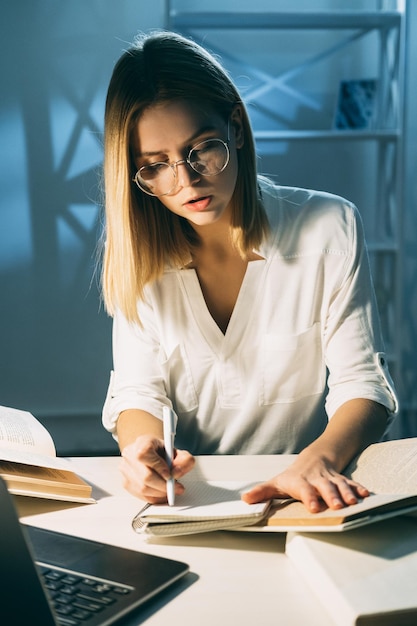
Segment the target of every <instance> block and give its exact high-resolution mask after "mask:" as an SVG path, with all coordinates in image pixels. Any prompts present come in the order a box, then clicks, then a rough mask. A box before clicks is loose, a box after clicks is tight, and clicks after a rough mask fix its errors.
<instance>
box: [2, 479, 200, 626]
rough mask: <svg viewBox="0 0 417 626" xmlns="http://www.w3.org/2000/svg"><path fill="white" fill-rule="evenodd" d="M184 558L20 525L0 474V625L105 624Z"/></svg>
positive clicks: (156, 589)
mask: <svg viewBox="0 0 417 626" xmlns="http://www.w3.org/2000/svg"><path fill="white" fill-rule="evenodd" d="M188 571H189V567H188V565H187V564H186V563H182V562H180V561H175V560H172V559H167V558H163V557H160V556H154V555H149V554H145V553H142V552H136V551H134V550H127V549H124V548H118V547H116V546H110V545H106V544H102V543H98V542H95V541H88V540H85V539H80V538H77V537H72V536H70V535H66V534H62V533H57V532H52V531H48V530H44V529H41V528H37V527H32V526H29V525H25V524H21V523H20V522H19V519H18V516H17V512H16V509H15V506H14V502H13V499H12V496H11V495H10V494H9V492H8V491H7V487H6V484H5V482H4V481H3V480H2V479H1V478H0V622H1V623H2V624H4V625H5V626H6V624H7V626H28V624H32V625H35V624H36V625H39V626H81V625H82V626H107V625H108V624H115V623H117V622H119V621H120V620H122V618H124V617H125V616H126V615H128V614H129V613H130V612H132V611H133V610H134V609H137V607H140V606H141V605H143V604H144V603H145V602H146V601H147V600H149V599H150V598H153V597H154V596H155V595H156V594H158V593H160V592H161V591H163V590H164V589H166V588H167V587H169V586H171V585H172V584H173V583H175V582H176V581H178V580H180V579H182V578H183V577H184V576H185V575H186V574H187V572H188Z"/></svg>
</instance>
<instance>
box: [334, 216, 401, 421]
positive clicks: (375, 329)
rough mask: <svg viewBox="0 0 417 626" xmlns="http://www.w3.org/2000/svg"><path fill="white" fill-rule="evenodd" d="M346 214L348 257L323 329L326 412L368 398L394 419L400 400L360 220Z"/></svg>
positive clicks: (358, 217) (357, 217)
mask: <svg viewBox="0 0 417 626" xmlns="http://www.w3.org/2000/svg"><path fill="white" fill-rule="evenodd" d="M346 216H347V229H346V232H347V236H348V254H347V256H346V264H345V269H344V273H343V275H342V276H341V280H340V285H338V286H337V289H335V292H334V294H333V296H332V300H331V302H330V306H329V309H328V314H327V319H326V324H325V330H324V346H325V358H326V365H327V368H328V371H329V377H328V387H329V393H328V395H327V399H326V411H327V414H328V416H329V418H331V417H332V415H334V413H335V412H336V410H337V409H338V408H339V407H340V406H341V405H342V404H344V403H345V402H347V401H348V400H352V399H355V398H366V399H369V400H374V401H375V402H379V403H380V404H382V405H384V406H385V407H386V408H387V409H388V412H389V414H390V419H391V420H392V418H393V416H394V415H395V414H396V413H397V412H398V399H397V396H396V393H395V389H394V385H393V382H392V379H391V376H390V373H389V370H388V364H387V363H388V362H387V357H386V354H385V351H384V344H383V339H382V335H381V329H380V322H379V315H378V311H377V305H376V301H375V294H374V288H373V284H372V279H371V273H370V268H369V260H368V254H367V250H366V246H365V240H364V234H363V226H362V221H361V219H360V216H359V214H358V212H357V210H356V209H355V207H350V210H348V211H347V212H346Z"/></svg>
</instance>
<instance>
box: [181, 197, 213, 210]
mask: <svg viewBox="0 0 417 626" xmlns="http://www.w3.org/2000/svg"><path fill="white" fill-rule="evenodd" d="M210 202H211V196H202V197H201V198H195V200H189V201H188V202H186V203H185V206H186V208H187V209H188V210H189V211H204V209H207V207H208V205H209V204H210Z"/></svg>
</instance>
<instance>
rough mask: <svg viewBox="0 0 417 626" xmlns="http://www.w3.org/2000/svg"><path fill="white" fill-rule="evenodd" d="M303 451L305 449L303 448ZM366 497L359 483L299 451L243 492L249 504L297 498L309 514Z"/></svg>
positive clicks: (323, 462)
mask: <svg viewBox="0 0 417 626" xmlns="http://www.w3.org/2000/svg"><path fill="white" fill-rule="evenodd" d="M305 452H307V451H305ZM366 496H369V491H368V489H367V488H366V487H364V486H363V485H361V484H359V483H357V482H355V481H354V480H351V479H349V478H346V476H343V474H339V473H338V472H337V471H336V470H335V469H334V468H333V467H332V466H331V464H330V463H329V462H328V461H327V460H326V459H324V458H320V457H316V456H313V455H310V454H308V453H306V454H303V453H301V454H300V455H299V456H298V457H297V459H296V460H295V461H294V463H293V464H292V465H290V466H289V467H288V468H287V469H286V470H284V471H283V472H281V473H280V474H278V475H277V476H275V477H274V478H271V480H268V481H267V482H264V483H261V484H259V485H257V486H256V487H254V488H253V489H251V490H250V491H248V492H247V493H245V494H243V496H242V499H243V500H244V501H245V502H247V503H249V504H254V503H256V502H264V501H266V500H271V499H273V498H294V499H295V500H300V501H301V502H303V504H304V505H305V506H306V507H307V509H308V510H309V511H310V512H311V513H318V512H319V511H322V510H323V509H325V508H326V507H328V508H330V509H341V508H343V507H344V506H348V505H350V504H356V503H357V502H358V500H359V499H361V498H365V497H366Z"/></svg>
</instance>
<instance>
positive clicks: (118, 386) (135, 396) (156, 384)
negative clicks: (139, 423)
mask: <svg viewBox="0 0 417 626" xmlns="http://www.w3.org/2000/svg"><path fill="white" fill-rule="evenodd" d="M146 308H148V307H145V306H143V307H142V311H141V316H142V319H143V317H144V316H145V315H146V318H147V319H146V331H145V330H144V328H143V327H140V326H139V325H138V324H135V323H130V322H128V321H127V320H126V318H125V317H124V316H123V315H122V313H120V311H117V312H116V314H115V316H114V320H113V366H114V369H113V371H112V372H111V375H110V383H109V387H108V391H107V396H106V400H105V403H104V407H103V413H102V421H103V425H104V427H105V428H106V429H107V430H108V431H110V432H111V433H112V434H113V435H114V436H115V432H116V424H117V419H118V417H119V415H120V413H121V412H122V411H124V410H126V409H141V410H143V411H147V412H149V413H151V414H152V415H155V416H156V417H159V418H160V419H161V418H162V406H163V404H166V403H167V397H166V390H165V384H164V380H163V377H162V373H161V368H160V365H159V358H158V356H159V352H160V347H159V343H158V340H157V339H156V338H155V337H154V336H153V333H152V322H151V313H150V310H149V309H148V310H146V311H145V309H146Z"/></svg>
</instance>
